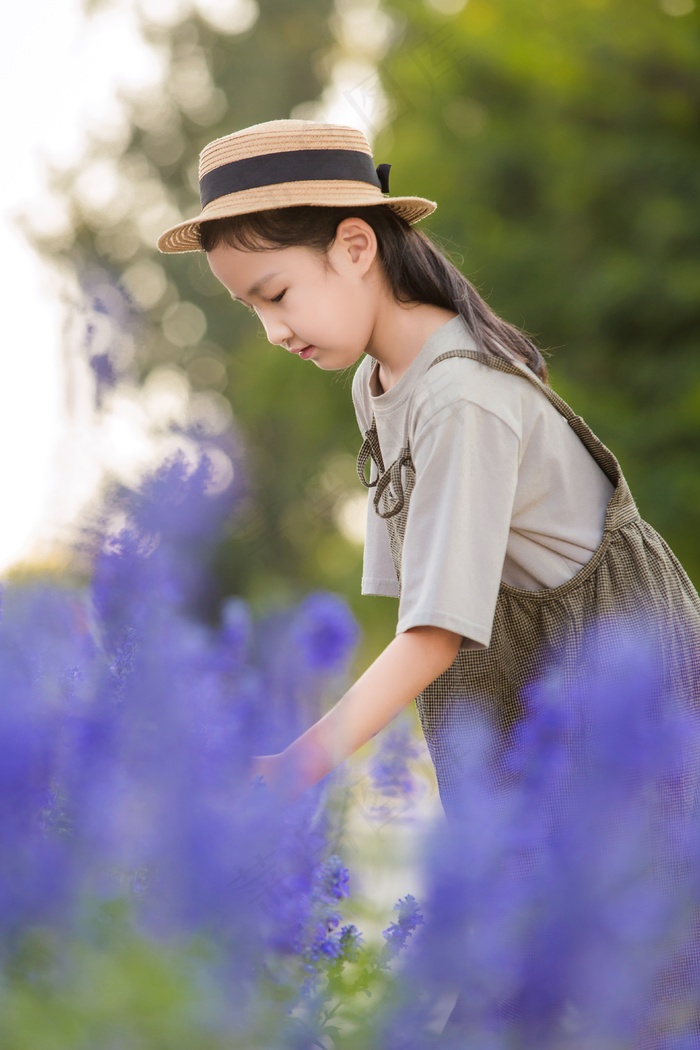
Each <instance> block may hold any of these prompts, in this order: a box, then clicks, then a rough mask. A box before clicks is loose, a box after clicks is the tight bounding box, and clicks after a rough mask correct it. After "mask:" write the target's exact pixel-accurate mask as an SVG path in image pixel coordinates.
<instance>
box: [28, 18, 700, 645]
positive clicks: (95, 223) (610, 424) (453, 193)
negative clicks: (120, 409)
mask: <svg viewBox="0 0 700 1050" xmlns="http://www.w3.org/2000/svg"><path fill="white" fill-rule="evenodd" d="M102 2H103V3H104V2H106V0H102ZM140 3H141V10H142V11H143V12H146V13H147V12H149V11H151V12H152V14H151V16H150V17H147V14H143V16H142V18H143V32H144V34H145V35H146V36H147V37H148V39H149V40H151V41H152V42H153V45H154V47H155V48H156V49H157V50H158V53H159V54H160V56H161V61H162V66H163V74H162V77H161V80H160V83H159V84H158V85H157V86H156V87H151V88H149V89H148V90H147V91H146V90H144V91H143V92H141V93H133V92H132V93H131V94H129V96H128V97H126V98H125V105H126V112H127V114H128V117H129V120H130V126H129V127H128V128H127V130H126V133H125V135H124V137H123V139H122V140H120V142H119V143H118V145H117V146H115V144H114V143H111V144H110V143H100V142H95V143H94V144H93V150H92V155H91V156H90V157H88V158H87V159H86V160H85V161H84V162H83V163H81V166H80V170H76V171H74V172H70V173H68V174H67V175H64V176H61V177H58V176H57V178H56V188H57V191H58V192H59V193H60V194H62V195H63V197H64V199H65V200H67V201H68V202H69V203H70V207H71V209H72V211H73V214H74V216H75V228H74V232H73V236H72V239H71V240H70V241H67V240H65V238H64V240H63V241H61V242H60V244H59V243H56V242H53V243H52V242H51V241H46V242H45V248H46V249H47V251H51V252H52V253H54V255H58V257H59V258H62V259H64V260H65V261H67V263H68V264H69V265H70V266H71V267H73V268H75V269H76V270H77V271H81V270H87V269H89V268H90V266H92V265H93V264H94V263H95V262H99V264H100V265H101V266H102V267H104V268H106V269H107V270H108V271H109V272H110V273H111V274H112V275H113V276H114V278H115V279H116V280H118V281H121V283H122V285H123V287H124V288H126V289H127V291H128V293H129V294H130V295H131V296H132V298H133V300H134V302H135V304H136V306H137V307H138V308H139V309H140V310H142V311H143V312H144V317H145V323H144V326H143V333H142V336H141V338H140V340H139V346H138V353H139V365H140V370H141V374H142V375H144V376H145V375H146V374H147V373H148V372H149V371H150V370H151V369H153V368H154V367H155V366H162V365H164V364H165V365H167V367H169V368H171V369H177V370H179V371H180V373H181V375H182V376H185V377H186V378H187V381H188V382H189V384H190V385H191V386H192V387H193V388H194V390H195V391H197V390H199V391H204V392H209V394H210V396H212V397H214V398H215V397H217V396H218V397H219V398H225V399H227V400H228V401H230V403H231V405H232V406H233V412H234V416H235V420H236V424H237V427H238V429H239V431H240V433H241V435H242V438H243V441H244V444H245V446H246V458H247V469H248V473H249V477H250V484H251V490H250V498H249V500H248V502H247V504H246V510H245V512H244V513H243V515H242V516H241V517H240V518H239V520H238V524H237V526H236V529H235V531H234V532H233V533H232V534H231V535H230V536H229V537H227V538H225V539H224V541H223V542H222V544H221V547H220V549H219V552H218V555H217V570H218V578H219V580H220V586H221V591H222V593H226V592H238V593H242V594H245V596H246V597H247V598H248V599H249V600H250V601H251V603H252V604H253V607H254V608H256V609H257V610H262V609H264V608H266V607H269V606H270V605H274V604H276V603H278V602H279V603H285V602H287V601H290V600H292V599H294V598H295V597H297V596H298V595H299V594H300V593H303V592H305V591H307V590H308V589H310V588H315V587H328V588H330V589H333V590H336V591H338V592H341V593H345V594H346V595H347V597H348V598H349V599H350V601H351V603H352V606H353V609H354V611H355V612H356V614H357V615H358V617H359V618H360V621H361V623H362V626H363V628H364V634H365V642H364V645H363V648H362V649H361V650H360V654H359V658H360V660H361V661H365V660H366V659H367V658H368V657H370V656H373V655H374V654H375V653H376V652H377V651H378V650H379V649H380V648H381V647H382V646H383V645H384V644H386V641H387V640H388V639H389V638H390V637H391V635H392V633H393V630H394V625H395V612H396V609H395V602H394V601H390V600H386V599H367V598H361V597H360V596H359V576H360V566H361V547H360V545H359V544H358V542H352V539H351V537H352V535H353V533H357V530H358V523H359V521H360V520H361V517H362V507H363V505H364V500H365V493H364V490H361V489H360V488H359V486H358V483H357V480H356V478H355V472H354V458H355V454H356V452H357V448H358V445H359V435H358V433H357V427H356V422H355V418H354V413H353V411H352V406H351V400H350V380H351V376H350V373H341V374H337V375H329V374H327V373H322V372H320V371H319V370H317V369H315V368H313V367H311V366H306V367H305V364H304V362H300V361H299V360H298V359H296V358H294V359H292V358H291V357H290V356H289V355H285V354H281V353H279V351H278V350H276V349H275V348H272V347H270V346H269V344H268V343H267V341H266V339H265V336H264V333H263V331H262V329H261V328H260V327H259V326H258V325H257V323H256V322H255V321H254V320H253V319H251V318H250V316H249V315H248V314H247V313H246V312H245V311H244V310H241V309H240V308H234V307H232V305H231V303H230V301H229V299H228V296H227V295H226V293H225V292H223V290H222V289H221V288H220V286H219V285H218V284H217V282H216V281H215V280H214V279H213V278H212V276H211V274H210V273H209V271H208V267H207V264H206V260H205V259H204V258H203V257H202V256H201V255H199V254H191V255H183V256H180V257H178V256H169V257H167V259H163V258H162V257H160V256H159V255H158V253H157V251H156V250H155V240H156V237H157V235H158V233H160V232H161V231H162V230H163V229H164V228H165V227H166V226H167V225H169V224H170V223H171V222H173V221H177V220H178V219H179V218H181V217H185V216H187V215H192V214H195V213H196V212H197V211H198V197H197V157H198V153H199V151H200V149H201V148H202V146H203V145H204V144H205V143H206V142H208V141H210V140H211V139H213V138H215V137H217V136H219V135H223V134H227V133H229V132H231V131H233V130H236V129H238V128H241V127H244V126H246V125H248V124H253V123H256V122H258V121H263V120H269V119H274V118H278V117H288V116H290V115H291V116H307V115H308V116H311V117H314V116H316V114H317V112H318V109H317V105H318V100H319V98H320V96H321V94H322V92H323V90H324V88H326V87H327V86H328V84H329V82H330V80H331V78H332V76H333V69H334V66H335V64H336V63H337V62H338V60H339V58H342V57H343V55H344V54H345V56H346V57H347V55H348V54H350V57H351V59H352V55H353V53H354V55H355V58H356V57H357V54H358V53H360V52H361V51H362V47H363V46H368V42H369V51H370V52H371V51H372V48H374V51H373V57H374V59H375V60H376V61H377V62H378V72H377V73H372V72H371V69H370V70H368V68H367V62H366V61H365V65H364V70H363V67H362V63H361V62H359V63H357V64H356V65H355V67H354V71H353V67H352V66H350V69H349V71H348V70H347V69H346V71H345V87H346V88H347V90H346V91H345V96H346V99H347V101H348V102H349V103H350V105H351V106H352V107H353V110H354V113H355V118H354V119H349V120H348V122H352V123H355V124H356V125H357V126H358V127H361V128H362V129H363V130H364V131H365V132H366V133H367V134H368V136H369V137H370V139H371V141H372V142H373V147H374V153H375V159H376V161H377V162H378V163H379V162H391V163H392V164H393V167H392V172H391V191H392V193H393V194H394V195H397V194H404V193H416V194H421V195H424V196H427V197H430V198H432V199H435V200H437V201H438V202H439V208H438V211H437V212H436V213H435V215H434V216H431V217H430V218H429V219H428V220H427V221H424V222H423V223H422V226H423V228H425V229H426V230H427V231H428V232H429V233H432V234H433V235H435V236H436V238H437V239H438V241H439V242H440V243H441V244H442V246H443V247H444V248H445V250H447V251H448V253H450V254H451V255H452V257H453V258H454V260H455V262H456V263H457V265H459V266H460V268H462V269H463V270H464V272H465V273H467V274H468V275H469V276H470V277H471V278H472V279H473V280H474V281H475V283H476V284H477V285H478V286H479V287H480V288H481V290H482V292H483V293H484V294H485V295H486V297H487V298H488V299H489V300H490V302H491V303H492V305H493V306H494V307H495V309H497V310H498V312H499V313H501V314H502V315H503V316H505V317H506V318H507V319H508V320H510V321H512V322H513V323H515V324H518V325H521V326H523V327H525V328H526V329H528V330H529V331H530V332H532V333H533V335H534V336H535V338H536V339H537V341H538V342H539V343H540V345H542V346H544V347H545V348H546V347H550V348H554V350H556V353H555V355H554V357H553V358H552V362H551V367H552V373H553V382H554V385H555V386H556V387H557V389H559V390H560V391H561V393H562V394H563V396H564V397H566V398H568V399H569V400H571V401H572V402H573V404H574V406H575V407H576V408H577V410H578V411H580V412H581V414H582V415H584V416H585V417H586V418H587V420H588V421H589V422H590V424H591V425H592V426H593V428H594V429H595V430H596V431H597V432H598V433H599V435H600V437H601V438H602V440H603V441H605V442H606V443H607V444H609V445H610V446H611V447H612V449H613V451H614V452H615V453H616V455H618V457H619V459H620V460H621V463H622V466H623V469H624V470H625V471H626V473H627V475H628V478H629V480H630V483H631V485H632V488H633V491H634V493H635V495H636V496H637V499H638V502H639V504H640V509H641V511H642V513H643V515H644V516H645V517H646V518H647V519H648V520H649V521H651V522H652V524H654V525H655V526H656V527H657V528H659V530H660V531H661V532H662V534H663V535H665V536H666V537H667V538H668V540H669V542H670V543H671V545H672V546H673V548H674V549H675V550H676V551H677V553H678V554H679V556H680V557H681V560H682V561H683V562H684V564H685V565H686V566H687V568H688V570H689V571H690V572H691V574H693V575H694V577H695V579H696V580H698V579H700V552H698V551H697V549H696V543H695V537H696V535H697V534H698V529H699V526H700V472H698V471H697V469H696V462H695V461H696V458H697V454H698V451H699V450H700V437H699V423H698V419H699V416H700V374H699V371H698V366H697V363H696V362H697V353H696V342H697V337H698V331H699V330H700V324H699V322H700V306H699V304H698V290H699V289H700V263H699V262H698V258H700V256H699V254H698V240H699V239H700V215H699V214H698V211H697V208H696V207H695V203H696V201H697V199H698V189H699V188H700V187H699V186H698V183H699V181H700V174H699V173H700V165H699V164H698V156H697V153H698V151H697V130H698V123H699V122H700V72H699V70H700V62H699V61H698V60H699V59H700V33H699V31H698V27H699V25H700V18H699V16H698V12H697V11H696V10H695V8H694V3H693V0H659V2H658V3H657V2H656V0H654V2H653V3H652V2H650V3H648V4H647V5H645V6H644V7H643V8H639V7H636V8H635V10H634V12H631V11H630V7H629V4H628V3H625V2H624V0H572V3H570V4H567V5H565V6H563V7H562V6H561V5H560V4H558V3H557V2H556V0H537V2H536V3H534V4H533V3H532V2H531V0H498V2H497V0H470V2H469V4H468V5H466V4H465V3H464V2H463V0H391V2H388V3H385V4H384V6H381V4H380V0H335V2H333V0H300V2H298V3H296V4H294V5H293V6H292V5H288V4H285V3H284V2H283V0H260V2H259V3H258V4H256V3H255V2H254V0H237V2H232V3H230V4H223V3H215V2H214V0H179V2H178V3H175V2H173V3H172V4H170V5H168V4H165V5H162V4H161V5H159V4H158V2H157V0H140ZM188 4H189V6H188ZM192 5H196V6H195V7H194V8H193V7H192ZM161 9H162V10H161ZM163 11H167V14H168V18H167V21H168V24H167V25H163V24H158V16H159V14H160V16H162V12H163ZM173 12H175V14H173ZM161 22H162V17H161ZM378 41H379V43H378ZM353 77H354V79H353ZM387 97H388V101H389V114H390V115H389V119H388V121H387V118H386V106H385V105H384V100H385V99H386V98H387ZM110 173H111V174H110ZM96 187H97V188H98V192H96ZM108 189H109V192H107V190H108ZM467 246H468V251H467ZM461 253H465V254H461Z"/></svg>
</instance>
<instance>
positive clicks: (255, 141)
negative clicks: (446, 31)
mask: <svg viewBox="0 0 700 1050" xmlns="http://www.w3.org/2000/svg"><path fill="white" fill-rule="evenodd" d="M305 149H329V150H330V149H344V150H356V151H357V152H359V153H365V154H367V156H369V157H371V156H372V149H371V147H370V144H369V142H368V141H367V139H366V138H365V136H364V135H363V134H362V132H361V131H359V130H358V129H357V128H353V127H346V126H345V125H342V124H323V123H321V122H319V121H309V120H269V121H266V122H265V123H263V124H253V125H252V126H251V127H248V128H243V129H242V130H241V131H236V132H234V133H233V134H232V135H224V136H222V137H221V138H219V139H215V140H214V141H213V142H210V143H209V144H208V145H206V146H205V147H204V149H203V150H202V152H201V154H200V158H199V178H200V180H201V179H202V178H203V177H204V176H205V175H208V174H209V173H210V172H212V171H215V170H216V169H217V168H220V167H222V166H223V165H225V164H231V163H235V162H236V161H240V160H248V159H250V158H252V157H262V156H265V155H267V154H273V153H288V152H294V151H296V150H305ZM300 204H311V205H319V206H321V207H331V206H340V207H344V206H347V207H353V206H355V205H357V206H358V207H363V206H366V205H371V204H386V205H387V206H388V207H389V208H391V209H392V210H393V211H395V212H397V213H398V214H399V215H400V216H401V217H402V218H404V219H405V220H406V221H407V222H409V223H414V222H418V221H419V220H420V219H423V218H425V216H426V215H430V214H431V213H432V212H433V211H435V208H436V207H437V204H436V203H435V201H430V200H426V199H425V198H423V197H389V196H385V195H384V194H383V193H382V192H381V190H380V189H379V187H378V186H372V185H370V184H369V183H367V182H360V181H345V180H342V179H327V180H323V181H321V180H318V181H299V182H282V183H276V184H274V185H271V186H261V187H255V188H252V189H246V190H240V191H238V192H235V193H229V194H227V195H226V196H224V197H219V198H218V199H216V200H214V201H211V203H210V204H207V205H206V206H205V207H204V208H202V210H201V212H200V213H199V215H197V216H196V217H195V218H193V219H186V220H185V221H184V222H180V223H177V224H176V225H175V226H172V227H170V229H168V230H166V231H165V232H164V233H162V234H161V235H160V237H159V238H158V247H159V248H160V250H161V251H162V252H193V251H201V250H202V249H201V245H200V242H199V224H200V222H203V221H204V220H208V219H223V218H227V217H228V216H232V215H245V214H249V213H250V212H256V211H269V210H270V209H272V208H289V207H293V206H295V205H300Z"/></svg>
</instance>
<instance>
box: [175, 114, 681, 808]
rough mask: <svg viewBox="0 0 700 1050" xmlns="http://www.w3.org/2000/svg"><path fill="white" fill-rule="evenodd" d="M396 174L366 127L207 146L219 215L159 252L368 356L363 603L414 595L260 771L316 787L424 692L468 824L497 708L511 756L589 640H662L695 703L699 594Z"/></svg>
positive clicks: (576, 668) (332, 352)
mask: <svg viewBox="0 0 700 1050" xmlns="http://www.w3.org/2000/svg"><path fill="white" fill-rule="evenodd" d="M389 167H390V165H388V164H380V165H379V167H378V168H375V166H374V161H373V159H372V154H371V149H370V146H369V144H368V142H367V140H366V139H365V137H364V136H363V135H362V134H361V133H360V132H359V131H358V130H356V129H354V128H350V127H343V126H336V125H332V124H323V123H316V122H311V121H300V120H273V121H270V122H267V123H263V124H258V125H255V126H253V127H249V128H245V129H243V130H242V131H238V132H236V133H235V134H232V135H228V136H226V137H224V138H222V139H218V140H217V141H215V142H212V143H210V144H209V145H208V146H207V147H206V148H205V149H204V150H203V152H202V155H201V161H200V187H201V196H202V211H201V213H200V214H199V215H198V216H197V217H196V218H195V219H192V220H190V221H187V222H182V223H179V224H178V225H177V226H174V227H173V228H172V229H170V230H168V231H166V232H165V233H164V234H163V235H162V236H161V237H160V239H159V242H158V244H159V247H160V249H161V250H162V251H164V252H186V251H202V250H203V251H205V252H206V254H207V259H208V262H209V265H210V267H211V269H212V271H213V272H214V274H215V275H216V277H217V278H218V279H219V280H220V281H221V282H222V284H223V285H224V286H225V287H226V288H227V289H228V291H229V292H230V294H231V296H232V297H233V299H234V300H235V301H238V302H242V303H244V304H245V305H246V306H247V307H249V308H250V309H252V310H253V311H254V312H255V313H256V314H257V315H258V317H259V318H260V320H261V321H262V323H263V325H264V327H265V331H266V334H267V337H268V339H269V341H270V342H271V343H274V344H276V345H278V346H280V347H282V348H284V349H285V350H286V351H287V352H289V353H293V354H297V355H298V356H299V357H300V358H301V359H302V360H303V361H312V362H313V363H314V364H315V365H316V366H317V367H318V368H322V369H324V370H329V371H331V370H335V369H343V368H347V367H348V366H352V365H355V364H356V363H357V362H358V361H359V367H358V368H357V370H356V372H355V375H354V381H353V391H352V396H353V402H354V406H355V411H356V414H357V419H358V423H359V426H360V430H361V432H362V437H363V441H362V445H361V448H360V452H359V457H358V470H359V474H360V478H361V480H362V482H363V484H365V485H366V486H367V487H368V488H369V490H370V491H369V497H370V498H369V500H368V516H367V535H366V543H365V553H364V573H363V580H362V591H363V593H365V594H382V595H391V596H394V597H397V598H398V599H399V605H398V623H397V628H396V637H395V638H394V639H393V640H392V641H391V643H390V644H389V645H388V646H387V647H386V649H385V650H384V651H383V652H382V653H381V654H380V655H379V657H378V658H377V659H376V660H375V661H374V663H373V664H372V665H371V666H370V667H369V668H368V669H367V670H366V671H365V672H364V674H363V675H362V676H361V677H360V678H359V679H358V681H357V682H355V684H354V685H353V686H352V687H351V688H350V689H349V690H348V692H347V693H346V694H345V695H344V696H343V697H342V698H341V699H340V701H339V702H338V703H337V704H336V706H335V707H334V708H333V709H332V710H330V711H329V712H328V713H327V714H326V715H325V716H324V717H323V718H322V719H320V721H319V722H317V723H316V724H315V725H313V726H312V727H311V728H310V729H308V730H307V732H305V733H304V734H303V735H302V736H301V737H300V738H299V739H297V740H296V741H294V742H293V743H292V744H291V745H290V746H289V747H288V748H287V749H286V751H285V752H284V753H283V754H281V755H273V756H266V757H264V758H261V759H259V760H258V765H257V771H258V772H260V773H262V774H263V775H264V776H265V778H266V779H267V780H268V782H269V783H271V784H273V785H275V784H277V785H278V786H280V789H281V785H282V783H284V784H285V788H286V789H290V790H292V791H293V792H296V791H299V790H303V788H304V787H305V786H308V785H310V784H313V783H315V782H316V781H317V780H319V779H320V778H322V777H324V776H325V775H326V774H327V773H328V772H329V771H330V770H332V769H333V768H334V767H335V766H336V765H337V764H338V763H339V762H341V761H342V760H343V759H344V758H346V757H347V756H348V755H350V754H351V753H352V752H354V751H355V750H356V749H357V748H359V747H361V746H362V745H363V744H364V743H365V742H366V741H367V740H369V739H370V737H372V736H373V735H374V734H375V733H377V732H378V731H379V730H380V729H382V728H383V727H384V726H385V725H386V724H387V723H388V722H389V721H390V720H391V719H392V718H394V716H395V715H397V714H398V713H399V712H400V711H401V710H402V709H403V708H405V707H406V705H407V704H409V703H411V702H412V701H413V700H414V699H415V700H416V702H417V705H418V713H419V716H420V720H421V724H422V727H423V731H424V733H425V737H426V740H427V744H428V747H429V749H430V753H431V756H432V759H433V762H434V765H435V770H436V774H437V780H438V785H439V789H440V795H441V799H442V802H443V806H444V808H445V811H446V813H447V814H448V816H450V815H451V814H452V813H455V812H456V811H457V809H458V805H459V785H460V772H461V769H462V765H463V762H464V757H463V756H464V754H465V753H466V750H467V749H468V746H469V736H470V727H471V726H472V725H474V724H476V721H477V720H481V719H482V718H483V715H484V713H486V714H487V716H488V717H489V718H490V719H491V722H492V724H493V725H494V727H496V730H497V733H498V734H499V736H498V739H500V740H501V742H502V748H501V752H502V754H505V753H506V749H507V743H508V737H509V733H510V731H511V730H512V729H513V727H514V726H515V725H517V724H518V722H519V720H520V719H521V718H522V717H523V714H524V690H525V689H526V687H527V686H528V684H529V683H531V682H533V681H535V680H537V679H538V678H540V677H542V675H543V674H544V673H545V672H546V671H547V669H548V668H550V667H552V666H554V665H556V667H557V669H558V672H559V679H558V681H559V682H560V689H561V702H562V703H566V702H567V698H568V697H569V696H571V695H573V693H574V692H575V690H576V683H577V674H582V673H584V671H583V667H584V663H585V661H584V660H583V659H582V657H583V656H585V650H584V649H583V648H582V647H583V646H584V645H585V644H586V639H587V638H588V637H589V630H590V628H592V627H594V628H595V629H596V637H597V638H598V641H599V644H601V645H602V646H603V648H605V647H606V646H608V647H614V646H615V645H616V638H619V637H620V636H619V635H618V634H617V632H618V631H619V630H621V629H622V627H623V626H624V627H625V628H629V627H630V626H631V627H632V628H636V629H638V630H639V632H640V636H641V632H643V637H644V640H645V642H644V644H645V645H651V646H652V647H653V648H654V652H655V654H656V657H657V662H658V668H659V674H660V677H661V680H662V682H663V691H664V696H665V697H668V698H670V699H672V700H673V701H674V702H675V701H676V700H680V701H681V702H683V703H686V704H691V705H696V704H697V702H698V700H699V699H700V599H699V598H698V595H697V593H696V591H695V590H694V588H693V586H692V584H691V582H690V580H689V579H688V577H687V575H686V574H685V572H684V570H683V569H682V567H681V566H680V564H679V563H678V561H677V560H676V558H675V556H674V555H673V553H672V552H671V551H670V550H669V548H668V546H667V545H666V543H665V542H664V540H663V539H662V538H661V537H660V536H659V535H658V534H657V533H656V532H655V531H654V529H653V528H652V527H651V526H650V525H648V524H647V523H646V522H644V521H643V520H642V519H641V518H640V516H639V513H638V511H637V508H636V506H635V503H634V500H633V498H632V496H631V494H630V492H629V489H628V487H627V484H626V482H625V479H624V477H623V476H622V473H621V471H620V467H619V465H618V463H617V461H616V459H615V458H614V456H613V455H612V453H611V452H609V451H608V449H607V448H605V447H604V446H603V445H602V444H601V442H600V441H599V440H598V439H597V438H596V437H595V436H594V435H593V434H592V432H591V431H590V430H589V428H588V427H587V426H586V424H585V423H584V422H583V420H582V419H581V418H580V417H578V416H576V415H575V414H574V413H573V412H572V410H571V409H570V408H569V407H568V406H567V405H566V404H565V403H564V402H563V401H562V400H561V398H559V397H558V396H557V394H555V393H554V392H553V391H552V390H551V388H550V387H549V386H548V385H547V369H546V365H545V362H544V360H543V358H542V355H541V354H540V352H539V351H538V350H537V348H536V347H535V346H534V345H533V344H532V342H531V341H530V340H529V339H528V338H527V337H526V336H525V335H523V334H522V333H521V332H520V331H518V330H517V329H515V328H513V327H512V326H511V325H509V324H507V323H506V322H504V321H502V320H501V319H500V318H498V317H497V316H496V315H495V314H494V313H493V312H492V311H491V310H490V309H489V307H488V306H487V305H486V303H485V302H484V301H483V300H482V299H481V298H480V296H479V295H478V294H477V292H476V291H475V289H474V288H473V287H472V285H471V284H470V283H469V281H467V280H466V279H465V278H464V277H463V275H462V274H461V273H460V272H459V271H458V270H457V269H456V268H455V267H454V266H453V265H452V263H451V262H449V260H448V259H447V258H446V257H445V256H444V255H443V254H442V253H441V252H440V251H439V250H438V249H437V248H436V247H435V246H434V245H433V244H432V242H431V241H430V240H429V238H428V237H427V236H426V235H425V234H424V233H422V232H421V231H420V230H417V229H416V228H415V223H416V222H417V221H418V220H420V219H422V218H424V217H425V216H427V215H429V214H430V213H431V212H432V211H433V210H434V209H435V207H436V204H435V203H434V202H433V201H429V200H425V199H423V198H420V197H391V196H389V186H388V172H389ZM368 470H369V478H368V477H367V471H368ZM496 758H498V756H496ZM494 768H495V770H496V775H498V772H497V770H498V768H499V764H498V762H495V765H494ZM502 768H503V771H504V773H503V775H507V764H506V763H503V764H502ZM290 779H291V780H292V781H293V783H292V784H291V786H290Z"/></svg>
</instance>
